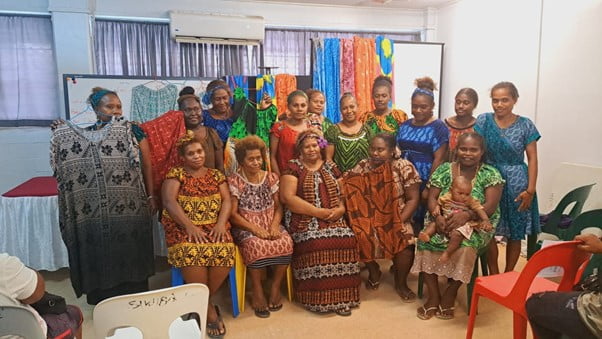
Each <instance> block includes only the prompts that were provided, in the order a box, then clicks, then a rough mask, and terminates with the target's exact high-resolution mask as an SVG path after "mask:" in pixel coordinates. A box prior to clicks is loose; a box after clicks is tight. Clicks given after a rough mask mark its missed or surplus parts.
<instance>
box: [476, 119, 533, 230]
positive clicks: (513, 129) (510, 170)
mask: <svg viewBox="0 0 602 339" xmlns="http://www.w3.org/2000/svg"><path fill="white" fill-rule="evenodd" d="M474 129H475V131H476V132H477V133H479V134H481V135H482V136H483V137H484V138H485V141H486V144H487V153H486V156H487V157H486V162H487V163H488V164H491V165H493V166H495V168H497V169H498V171H500V173H501V174H502V177H503V178H504V180H506V185H505V186H504V192H503V193H502V199H501V200H500V208H501V211H502V217H501V219H500V224H499V225H498V228H497V234H498V235H503V236H505V237H507V238H508V239H510V240H520V239H524V237H525V234H537V233H539V232H541V229H540V225H539V208H538V205H537V195H535V196H534V197H533V201H532V202H531V208H529V209H528V210H527V211H522V212H519V211H518V206H519V205H520V202H517V201H514V199H516V197H518V195H519V194H520V193H521V192H523V191H525V190H526V189H527V187H528V185H529V174H528V171H527V164H525V150H526V148H527V145H529V144H530V143H532V142H534V141H537V140H539V138H541V135H540V134H539V132H538V131H537V128H536V127H535V125H534V124H533V122H532V121H531V120H529V118H526V117H521V116H519V117H518V118H517V119H516V121H515V122H514V123H513V124H512V125H510V126H509V127H508V128H500V127H498V125H497V124H496V122H495V119H494V113H484V114H481V115H479V117H478V118H477V123H476V125H475V127H474Z"/></svg>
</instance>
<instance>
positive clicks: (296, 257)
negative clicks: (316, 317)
mask: <svg viewBox="0 0 602 339" xmlns="http://www.w3.org/2000/svg"><path fill="white" fill-rule="evenodd" d="M325 146H326V140H324V139H322V137H321V136H320V132H319V131H318V130H315V129H309V130H307V131H304V132H301V133H300V134H299V136H298V138H297V142H296V144H295V151H296V153H297V154H298V158H297V159H293V160H291V161H290V162H289V163H288V166H287V169H286V170H285V172H284V174H283V175H282V177H281V181H282V186H281V190H280V198H281V200H282V202H283V203H284V204H285V205H286V206H287V207H288V210H287V216H286V218H285V223H286V226H287V229H288V231H289V232H290V234H291V236H292V237H293V241H294V242H295V247H294V251H293V260H292V265H293V274H294V277H295V282H296V284H295V297H296V299H297V301H299V302H300V303H301V304H303V305H304V306H305V308H307V309H308V310H310V311H313V312H332V311H334V312H336V313H337V314H339V315H342V316H348V315H351V308H352V307H356V306H358V305H359V303H360V298H359V285H360V276H359V273H360V268H359V263H358V253H357V241H356V239H355V235H354V234H353V231H352V230H351V229H350V228H349V227H348V226H347V224H346V223H345V219H344V218H343V214H345V206H344V205H343V200H342V197H341V189H340V186H339V183H338V182H337V179H338V178H340V176H341V171H339V169H338V168H337V166H336V165H335V164H334V163H332V162H330V161H324V160H323V159H324V154H323V152H324V147H325Z"/></svg>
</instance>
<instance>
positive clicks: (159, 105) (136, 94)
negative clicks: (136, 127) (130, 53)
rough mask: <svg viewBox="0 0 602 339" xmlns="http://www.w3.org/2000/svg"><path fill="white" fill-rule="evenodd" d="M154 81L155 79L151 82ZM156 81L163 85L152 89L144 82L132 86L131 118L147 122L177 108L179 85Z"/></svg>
mask: <svg viewBox="0 0 602 339" xmlns="http://www.w3.org/2000/svg"><path fill="white" fill-rule="evenodd" d="M153 82H155V81H152V82H151V83H153ZM156 82H157V84H159V85H161V86H163V87H162V88H159V89H152V88H148V86H147V85H146V84H143V85H138V86H136V87H134V88H132V107H131V110H130V120H132V121H139V122H146V121H149V120H153V119H155V118H156V117H158V116H160V115H161V114H163V113H165V112H167V111H170V110H174V109H177V103H176V101H177V100H176V99H177V98H178V87H176V85H174V84H163V81H156Z"/></svg>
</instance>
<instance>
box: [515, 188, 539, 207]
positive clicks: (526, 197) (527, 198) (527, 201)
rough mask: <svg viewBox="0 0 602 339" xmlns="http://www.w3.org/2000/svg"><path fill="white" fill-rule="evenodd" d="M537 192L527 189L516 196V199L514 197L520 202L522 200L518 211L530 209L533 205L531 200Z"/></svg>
mask: <svg viewBox="0 0 602 339" xmlns="http://www.w3.org/2000/svg"><path fill="white" fill-rule="evenodd" d="M534 195H535V194H531V193H529V192H527V191H522V192H521V193H520V194H519V195H518V197H516V199H514V202H519V201H520V205H519V206H518V211H519V212H522V211H526V210H528V209H529V207H531V202H532V201H533V196H534Z"/></svg>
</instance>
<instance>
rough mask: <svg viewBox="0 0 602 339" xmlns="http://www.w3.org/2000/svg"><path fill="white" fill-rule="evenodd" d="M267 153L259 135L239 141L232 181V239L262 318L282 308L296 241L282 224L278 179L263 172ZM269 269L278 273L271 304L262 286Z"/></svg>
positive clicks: (255, 305)
mask: <svg viewBox="0 0 602 339" xmlns="http://www.w3.org/2000/svg"><path fill="white" fill-rule="evenodd" d="M266 151H267V150H266V146H265V143H264V142H263V141H262V140H261V139H260V138H259V137H257V136H255V135H250V136H247V137H245V138H243V139H241V140H238V141H237V142H236V160H237V161H238V164H239V165H240V167H239V169H238V173H235V174H233V175H232V176H230V177H229V178H228V184H229V187H230V193H232V214H231V216H230V221H231V223H232V225H233V226H234V228H233V229H232V236H233V237H234V241H235V242H236V244H237V245H238V247H239V248H240V251H241V253H242V257H243V259H244V262H245V265H247V268H248V269H249V275H250V276H251V281H252V282H253V309H254V310H255V315H256V316H258V317H260V318H267V317H269V316H270V312H276V311H278V310H280V309H281V308H282V302H281V295H280V286H281V284H282V279H283V278H284V275H285V274H286V268H287V266H288V264H289V263H290V261H291V255H292V253H293V240H292V239H291V237H290V235H289V234H288V233H287V232H286V231H285V230H284V228H283V227H282V224H281V221H282V205H280V199H279V197H278V181H279V180H278V176H277V175H276V174H275V173H273V172H267V171H264V170H262V167H263V164H264V163H265V159H266ZM267 267H272V269H273V272H274V280H273V282H272V287H271V289H270V295H269V299H268V300H269V302H268V301H266V299H265V296H264V294H263V286H262V284H261V277H262V276H263V275H264V274H265V269H266V268H267Z"/></svg>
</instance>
